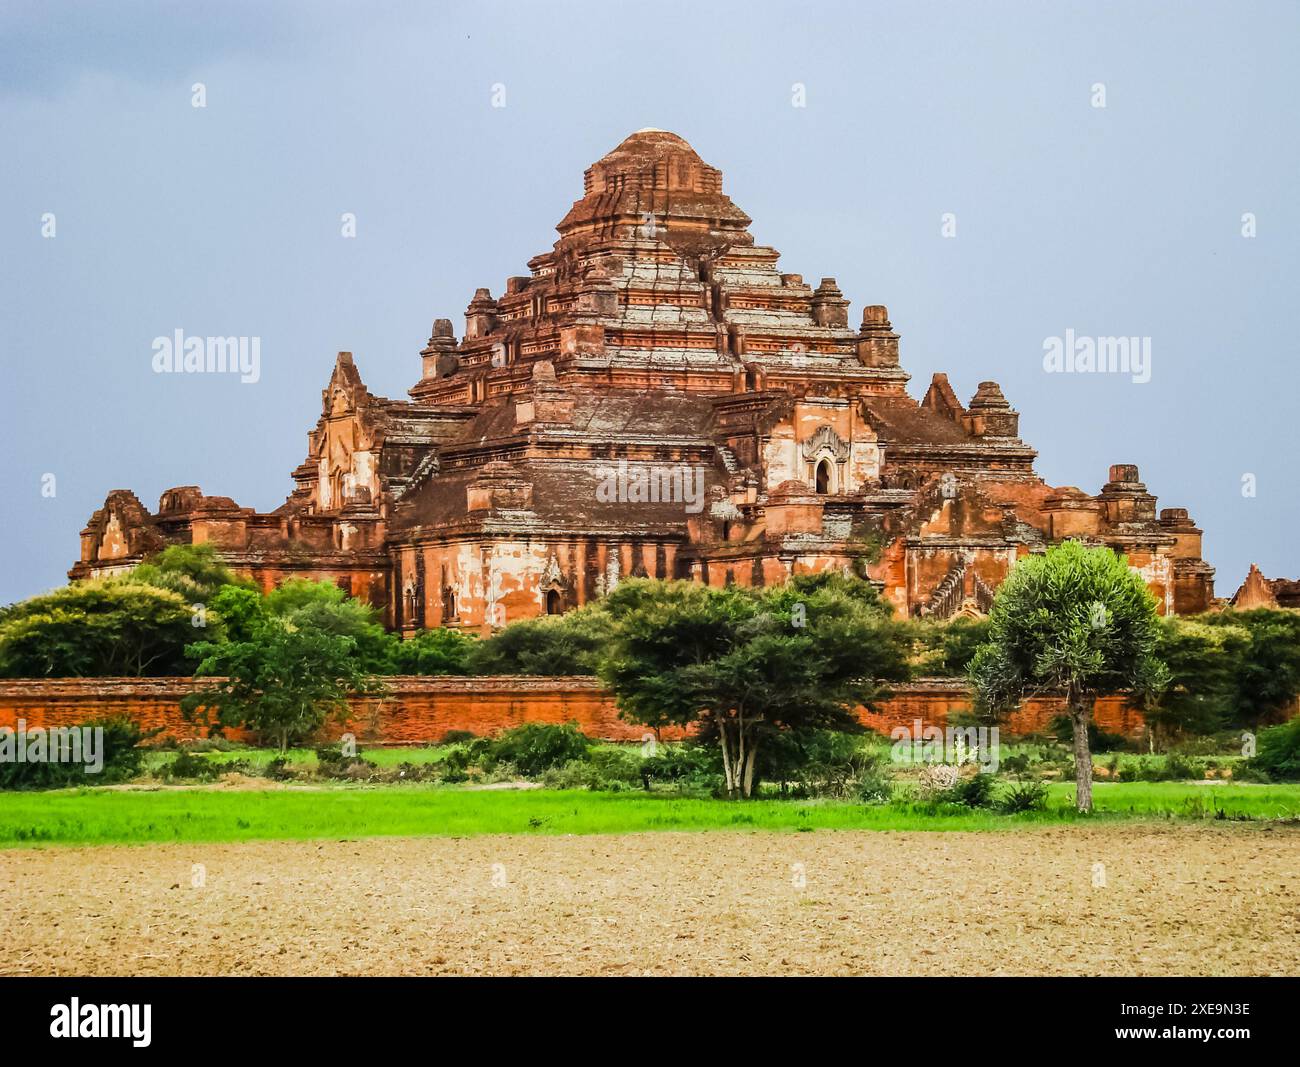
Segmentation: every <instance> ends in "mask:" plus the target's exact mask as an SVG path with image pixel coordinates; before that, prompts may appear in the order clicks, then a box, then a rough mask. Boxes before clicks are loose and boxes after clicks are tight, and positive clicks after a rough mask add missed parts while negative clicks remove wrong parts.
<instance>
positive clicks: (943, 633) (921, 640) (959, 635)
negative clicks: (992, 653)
mask: <svg viewBox="0 0 1300 1067" xmlns="http://www.w3.org/2000/svg"><path fill="white" fill-rule="evenodd" d="M913 625H914V626H915V627H916V631H917V642H918V644H919V645H920V650H921V653H922V655H923V656H924V663H923V666H922V670H923V671H924V673H925V674H927V675H936V676H938V677H946V678H957V677H962V676H964V675H965V674H966V672H967V670H968V669H969V667H970V661H971V658H972V657H973V656H974V655H975V653H976V651H977V650H978V649H979V647H980V645H982V644H984V643H985V642H986V641H988V639H989V621H988V619H967V618H961V617H958V618H955V619H952V620H951V621H948V622H930V621H923V622H914V623H913Z"/></svg>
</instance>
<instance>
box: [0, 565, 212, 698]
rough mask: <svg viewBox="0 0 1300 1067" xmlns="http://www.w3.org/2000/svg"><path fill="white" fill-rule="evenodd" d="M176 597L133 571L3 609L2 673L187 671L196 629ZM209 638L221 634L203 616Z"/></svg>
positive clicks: (123, 674)
mask: <svg viewBox="0 0 1300 1067" xmlns="http://www.w3.org/2000/svg"><path fill="white" fill-rule="evenodd" d="M195 621H196V616H195V614H194V612H193V610H192V609H191V607H190V604H189V603H188V602H187V600H186V598H185V597H183V596H181V594H179V593H176V592H173V591H171V590H167V589H160V588H157V587H155V586H152V585H146V584H142V583H139V582H136V581H135V580H134V578H133V576H126V577H123V578H107V579H95V580H91V581H85V582H78V583H76V584H75V585H69V586H65V587H63V588H62V589H56V590H55V591H54V592H52V593H47V594H45V595H44V596H37V597H32V598H31V599H30V600H24V601H21V602H19V603H17V604H12V605H10V606H9V607H7V608H5V609H3V611H0V675H3V676H4V677H7V678H60V677H96V678H100V677H133V678H135V677H142V676H157V675H178V674H182V675H183V674H189V673H190V672H191V671H192V670H193V667H194V661H193V660H192V659H190V658H189V657H188V656H187V655H186V645H187V643H189V642H192V641H193V640H194V638H195V636H196V634H198V633H199V632H200V631H198V630H196V628H195V625H194V624H195ZM203 621H204V622H205V623H206V630H205V631H203V632H204V633H205V634H206V636H208V637H210V638H212V639H216V640H220V639H221V638H222V636H224V628H223V626H222V622H221V619H220V618H219V617H214V616H212V615H208V617H207V618H206V619H204V620H203Z"/></svg>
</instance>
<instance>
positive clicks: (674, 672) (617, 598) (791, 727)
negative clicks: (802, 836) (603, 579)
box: [600, 575, 910, 798]
mask: <svg viewBox="0 0 1300 1067" xmlns="http://www.w3.org/2000/svg"><path fill="white" fill-rule="evenodd" d="M603 606H604V609H605V610H606V612H608V615H609V619H610V622H611V626H610V629H609V635H608V641H609V650H608V655H607V656H606V657H604V658H603V659H602V661H601V664H600V674H601V677H602V678H603V679H604V681H605V682H606V684H607V685H609V686H610V688H611V689H612V690H613V692H614V694H615V696H616V697H617V698H618V702H619V707H620V714H622V715H623V716H624V717H626V718H628V719H630V720H632V721H634V722H638V723H641V724H643V725H646V726H649V727H652V728H654V729H656V730H658V729H660V728H662V727H663V726H667V725H677V726H690V727H694V728H695V729H696V730H697V731H698V733H699V735H700V737H701V739H703V740H712V741H715V742H716V743H717V744H718V746H719V748H720V750H721V754H722V763H723V775H724V778H725V781H726V790H727V794H728V796H730V797H733V798H735V797H739V796H744V797H750V796H752V795H753V793H754V771H755V765H756V757H757V754H758V753H759V752H760V751H762V750H763V746H764V744H770V743H772V742H773V741H774V740H775V739H776V738H777V737H778V736H780V735H783V734H786V733H789V732H792V731H797V732H803V731H810V730H834V731H840V732H861V731H862V729H863V728H862V726H861V724H860V723H859V721H858V719H857V716H856V714H855V709H856V708H857V707H858V706H859V705H867V706H870V705H871V704H872V703H873V702H874V701H876V700H878V699H880V698H881V697H882V696H883V692H884V691H883V689H882V687H881V686H880V684H879V683H880V681H881V680H898V679H903V678H906V677H907V676H908V666H907V661H908V651H909V647H910V642H909V639H908V636H907V634H906V631H905V628H904V627H902V626H900V625H899V624H897V623H895V622H893V621H892V620H891V619H890V618H889V617H888V616H889V613H888V608H887V607H886V606H885V605H884V604H882V603H881V602H880V601H879V599H878V598H877V597H876V595H875V591H874V589H872V587H871V586H870V585H869V584H868V583H866V582H862V581H859V580H857V579H853V578H847V577H843V576H840V575H816V576H809V577H805V578H794V579H792V580H791V581H790V582H788V583H786V584H785V585H783V586H779V587H773V588H764V589H747V588H740V587H734V586H733V587H729V588H726V589H712V588H709V587H707V586H702V585H699V584H696V583H693V582H662V581H651V580H646V579H641V580H636V579H631V580H626V581H624V582H621V583H619V585H618V587H617V588H616V589H615V590H614V591H613V592H612V593H610V594H609V596H607V597H606V598H605V600H604V602H603Z"/></svg>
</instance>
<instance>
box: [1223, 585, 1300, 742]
mask: <svg viewBox="0 0 1300 1067" xmlns="http://www.w3.org/2000/svg"><path fill="white" fill-rule="evenodd" d="M1201 619H1202V620H1203V621H1204V622H1205V624H1206V625H1207V626H1218V627H1232V628H1244V629H1245V631H1246V632H1247V633H1248V634H1249V635H1250V640H1249V643H1248V644H1247V646H1246V648H1245V649H1243V650H1242V653H1241V662H1240V665H1239V666H1238V667H1237V669H1236V678H1235V685H1234V692H1233V718H1234V722H1233V725H1235V726H1248V727H1252V728H1253V727H1256V726H1258V725H1260V724H1261V723H1266V722H1270V721H1275V720H1277V719H1278V718H1281V717H1283V716H1285V715H1286V714H1288V713H1289V712H1290V711H1291V710H1292V709H1293V708H1294V706H1295V702H1296V696H1297V694H1300V612H1295V611H1280V610H1275V609H1271V608H1256V609H1254V610H1252V611H1231V610H1230V611H1223V612H1218V613H1216V614H1213V615H1204V616H1201Z"/></svg>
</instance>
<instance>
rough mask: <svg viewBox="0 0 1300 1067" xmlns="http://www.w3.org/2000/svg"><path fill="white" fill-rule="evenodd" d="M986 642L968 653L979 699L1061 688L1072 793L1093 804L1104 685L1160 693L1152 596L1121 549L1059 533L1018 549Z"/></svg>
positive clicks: (1108, 689) (984, 702)
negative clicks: (1093, 727) (1058, 539)
mask: <svg viewBox="0 0 1300 1067" xmlns="http://www.w3.org/2000/svg"><path fill="white" fill-rule="evenodd" d="M989 627H990V630H989V642H988V643H987V644H985V645H983V646H981V648H980V649H979V651H978V652H976V653H975V656H974V658H973V659H972V660H971V666H970V675H969V676H970V680H971V684H972V686H973V687H974V689H975V693H976V699H977V705H978V707H979V708H980V709H981V710H982V711H984V712H986V713H992V714H1002V713H1004V712H1006V711H1009V710H1011V709H1012V708H1015V707H1016V706H1018V705H1019V704H1020V702H1021V701H1022V700H1023V699H1024V697H1025V696H1026V695H1028V694H1030V693H1035V692H1059V693H1063V694H1064V695H1065V703H1066V708H1067V710H1068V712H1069V715H1070V724H1071V726H1072V728H1073V731H1074V767H1075V784H1076V792H1075V803H1076V806H1077V807H1078V809H1079V810H1080V811H1091V810H1092V753H1091V751H1090V749H1089V746H1088V724H1089V722H1090V721H1091V719H1092V711H1093V706H1094V705H1095V703H1096V700H1097V697H1098V696H1099V695H1100V694H1103V693H1115V692H1119V691H1121V690H1131V691H1132V693H1133V694H1134V695H1135V696H1136V697H1138V698H1140V699H1149V698H1151V697H1154V695H1155V694H1157V693H1159V692H1160V691H1161V690H1162V689H1163V688H1164V687H1165V685H1166V684H1167V682H1168V670H1167V669H1166V668H1165V666H1164V664H1163V663H1161V662H1160V660H1159V659H1158V658H1157V657H1156V655H1155V650H1156V645H1157V642H1158V641H1159V636H1160V624H1159V617H1158V616H1157V614H1156V604H1155V599H1154V598H1153V597H1152V596H1151V594H1150V592H1149V591H1148V590H1147V587H1146V584H1145V583H1144V582H1143V581H1142V578H1141V576H1140V575H1138V574H1137V573H1135V572H1134V571H1132V570H1130V569H1129V567H1128V564H1127V562H1126V561H1125V559H1124V557H1123V556H1117V555H1115V553H1114V552H1112V551H1111V550H1110V549H1109V548H1087V547H1085V546H1084V545H1081V544H1079V543H1078V542H1077V541H1065V542H1063V543H1062V544H1059V545H1055V546H1053V547H1052V548H1049V549H1048V550H1047V552H1046V553H1045V554H1044V555H1041V556H1029V557H1026V558H1025V559H1022V560H1021V561H1020V562H1019V563H1017V564H1016V566H1015V567H1013V568H1012V570H1011V573H1010V574H1009V575H1007V578H1006V580H1005V581H1004V582H1003V583H1002V585H1001V587H1000V588H999V589H998V591H997V595H996V597H995V598H994V601H993V608H992V611H991V612H990V615H989Z"/></svg>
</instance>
